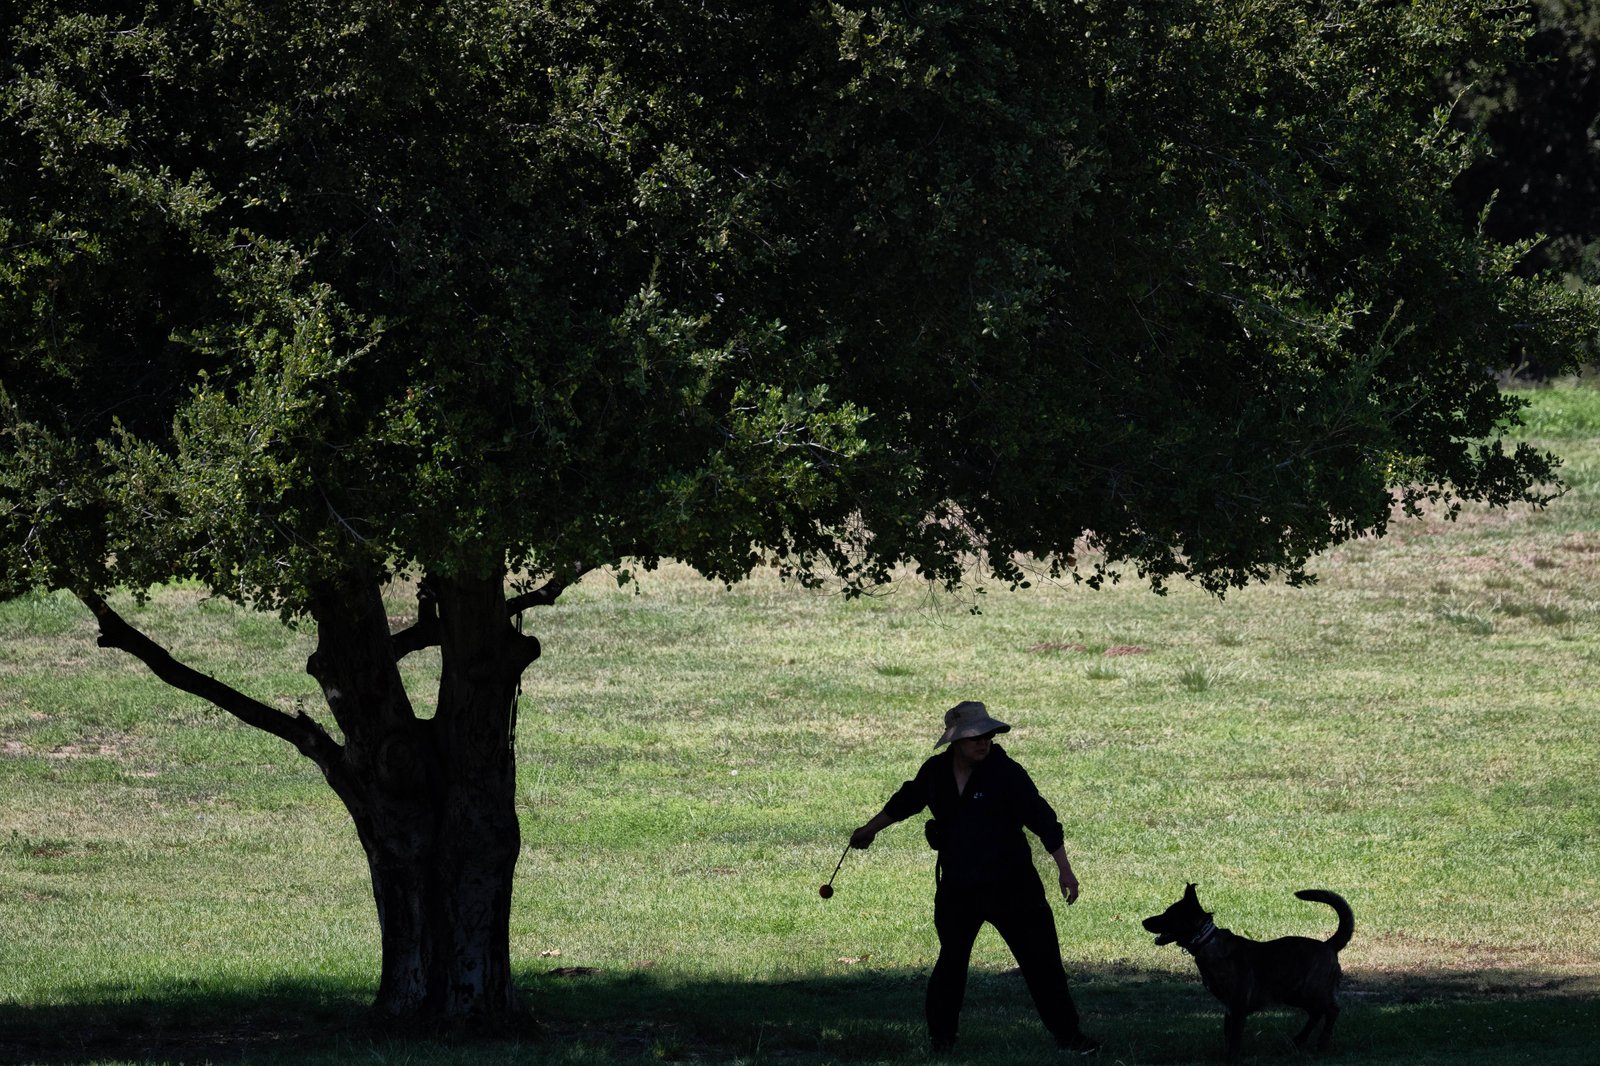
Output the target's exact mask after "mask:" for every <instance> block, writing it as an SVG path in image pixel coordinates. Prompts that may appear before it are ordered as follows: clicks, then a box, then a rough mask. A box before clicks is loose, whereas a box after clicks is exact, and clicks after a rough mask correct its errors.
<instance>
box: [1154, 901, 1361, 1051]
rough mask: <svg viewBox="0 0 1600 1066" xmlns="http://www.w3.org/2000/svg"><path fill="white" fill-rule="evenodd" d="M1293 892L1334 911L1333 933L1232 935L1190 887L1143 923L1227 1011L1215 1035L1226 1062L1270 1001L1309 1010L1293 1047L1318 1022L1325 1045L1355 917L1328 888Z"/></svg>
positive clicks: (1321, 1042) (1319, 1041) (1336, 1009)
mask: <svg viewBox="0 0 1600 1066" xmlns="http://www.w3.org/2000/svg"><path fill="white" fill-rule="evenodd" d="M1295 895H1296V896H1299V897H1300V898H1301V899H1308V900H1311V901H1312V902H1313V903H1326V904H1327V905H1328V906H1330V907H1332V908H1333V909H1334V911H1335V912H1336V913H1337V914H1338V915H1339V928H1338V929H1335V930H1334V932H1333V936H1331V937H1329V938H1328V939H1327V940H1322V941H1318V940H1312V939H1310V938H1309V937H1303V936H1285V937H1279V938H1278V939H1277V940H1267V941H1260V940H1250V939H1249V938H1247V937H1242V936H1235V935H1233V934H1232V933H1230V932H1228V931H1227V930H1226V929H1218V928H1217V926H1216V923H1214V922H1213V921H1212V920H1211V915H1210V913H1209V912H1207V911H1205V910H1203V909H1202V908H1201V906H1200V899H1199V897H1197V896H1196V895H1195V894H1194V886H1193V885H1190V886H1189V887H1188V888H1186V889H1184V891H1183V898H1182V899H1180V900H1178V902H1176V903H1174V904H1173V905H1172V906H1170V907H1168V908H1167V909H1166V910H1164V911H1162V912H1161V913H1160V914H1157V915H1155V916H1154V917H1151V918H1146V919H1145V920H1144V927H1145V928H1146V929H1148V930H1149V931H1150V932H1152V933H1154V934H1155V935H1156V943H1157V944H1173V943H1176V944H1178V945H1179V946H1180V947H1182V948H1183V949H1184V950H1185V951H1187V952H1188V953H1189V954H1191V955H1193V956H1194V962H1195V965H1196V966H1198V967H1199V968H1200V979H1201V980H1202V981H1204V982H1205V985H1206V987H1207V988H1209V989H1210V990H1211V994H1212V995H1214V996H1216V997H1217V998H1218V999H1220V1000H1221V1001H1222V1005H1223V1007H1225V1008H1226V1009H1227V1015H1226V1017H1225V1018H1224V1019H1223V1022H1222V1035H1223V1041H1224V1044H1225V1046H1226V1054H1227V1057H1228V1061H1229V1062H1234V1061H1237V1060H1238V1058H1239V1051H1240V1046H1241V1044H1242V1043H1243V1041H1244V1019H1245V1016H1246V1015H1248V1014H1253V1013H1254V1012H1256V1011H1258V1010H1261V1009H1262V1008H1264V1007H1268V1006H1271V1005H1272V1004H1274V1003H1282V1004H1284V1005H1286V1006H1290V1007H1299V1008H1300V1009H1301V1010H1303V1011H1305V1012H1306V1013H1307V1014H1309V1015H1310V1018H1308V1019H1307V1020H1306V1024H1305V1028H1303V1029H1301V1030H1300V1032H1299V1033H1297V1034H1295V1038H1294V1042H1295V1043H1296V1044H1298V1045H1300V1046H1301V1047H1304V1046H1305V1043H1306V1040H1307V1039H1308V1038H1309V1037H1310V1036H1311V1030H1312V1029H1314V1028H1316V1025H1317V1023H1318V1022H1319V1021H1320V1022H1321V1023H1322V1034H1321V1036H1319V1037H1318V1038H1317V1047H1318V1049H1321V1048H1325V1047H1327V1046H1328V1035H1329V1034H1330V1033H1331V1032H1333V1023H1334V1021H1336V1020H1337V1019H1338V1017H1339V1004H1338V1001H1337V1000H1336V999H1335V998H1334V997H1335V995H1336V994H1337V992H1338V990H1339V976H1340V972H1339V951H1340V949H1341V948H1343V947H1344V946H1345V945H1346V944H1348V943H1350V934H1351V932H1352V931H1353V930H1354V929H1355V927H1356V919H1355V915H1354V914H1353V913H1352V912H1351V910H1350V904H1348V903H1346V902H1345V901H1344V900H1343V899H1342V898H1340V897H1339V896H1337V895H1335V894H1334V893H1332V892H1325V891H1323V890H1322V889H1318V888H1308V889H1306V890H1305V891H1303V892H1296V893H1295Z"/></svg>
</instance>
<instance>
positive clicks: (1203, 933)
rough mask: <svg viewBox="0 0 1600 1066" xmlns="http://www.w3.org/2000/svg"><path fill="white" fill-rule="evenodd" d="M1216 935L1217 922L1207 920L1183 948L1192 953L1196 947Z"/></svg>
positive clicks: (1201, 945)
mask: <svg viewBox="0 0 1600 1066" xmlns="http://www.w3.org/2000/svg"><path fill="white" fill-rule="evenodd" d="M1216 935H1217V923H1216V922H1213V921H1207V922H1206V924H1205V927H1204V928H1203V929H1201V930H1200V931H1199V932H1198V933H1196V934H1195V935H1194V938H1193V939H1192V940H1190V941H1189V942H1188V943H1187V944H1184V945H1183V950H1185V951H1187V952H1189V953H1190V954H1191V955H1192V954H1194V952H1195V950H1196V949H1197V948H1200V947H1203V946H1204V945H1205V944H1206V943H1207V942H1208V941H1209V940H1210V939H1211V938H1212V937H1214V936H1216Z"/></svg>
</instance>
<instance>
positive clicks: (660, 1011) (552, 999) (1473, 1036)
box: [0, 968, 1600, 1066]
mask: <svg viewBox="0 0 1600 1066" xmlns="http://www.w3.org/2000/svg"><path fill="white" fill-rule="evenodd" d="M925 979H926V975H925V973H923V972H911V971H903V970H885V969H862V968H852V969H851V970H849V971H846V972H841V973H837V974H823V975H817V976H811V977H802V978H794V979H789V980H780V981H754V980H748V981H747V980H736V979H723V978H709V979H708V978H705V977H700V976H694V975H681V974H673V973H669V972H662V971H654V970H633V971H619V972H599V973H587V974H580V975H572V974H562V973H559V972H552V971H550V970H548V969H531V968H530V969H525V970H524V971H523V972H522V973H521V975H520V979H519V982H518V983H519V986H520V987H521V988H522V990H523V992H524V993H525V998H526V1000H527V1001H528V1003H529V1005H530V1006H531V1007H532V1009H533V1011H534V1013H535V1014H536V1015H537V1016H538V1018H539V1021H540V1031H539V1033H538V1034H537V1035H534V1034H531V1033H530V1034H527V1035H522V1036H517V1037H500V1038H493V1039H487V1038H486V1039H467V1038H462V1037H451V1038H431V1039H420V1038H418V1039H407V1038H404V1037H398V1036H396V1035H394V1034H393V1033H392V1032H389V1031H386V1030H384V1029H383V1028H381V1027H377V1026H374V1025H373V1024H372V1023H371V1021H370V1019H369V1016H368V1014H367V1011H366V1002H367V999H368V997H369V996H370V992H371V990H370V989H369V988H364V987H355V986H352V985H348V984H338V983H331V982H329V983H319V982H317V981H301V982H280V983H274V984H272V985H268V986H262V987H244V988H241V987H205V986H194V985H187V986H184V987H170V988H159V987H158V988H151V989H147V990H145V991H144V992H143V994H142V995H134V996H130V995H129V994H128V993H127V992H126V990H120V989H119V990H105V989H94V988H83V989H80V990H78V995H79V1000H78V1002H75V1003H71V1004H64V1005H53V1006H28V1005H19V1004H4V1003H0V1062H4V1063H38V1064H41V1066H44V1064H69V1063H70V1064H88V1063H140V1064H151V1063H222V1062H241V1063H261V1064H279V1063H283V1064H287V1063H308V1064H316V1063H338V1062H369V1063H407V1064H411V1066H421V1064H428V1063H439V1064H454V1063H461V1064H466V1063H472V1064H474V1066H494V1064H498V1063H507V1064H509V1063H513V1062H515V1063H526V1062H552V1063H573V1064H606V1063H638V1062H650V1061H668V1062H671V1061H685V1062H727V1063H751V1064H753V1063H763V1062H782V1063H823V1062H839V1063H866V1062H921V1061H925V1060H926V1059H927V1058H928V1054H927V1049H926V1043H925V1040H924V1036H923V1031H922V1020H921V1011H922V992H923V983H924V981H925ZM1074 988H1075V992H1076V996H1077V999H1078V1003H1079V1006H1080V1008H1081V1009H1082V1010H1083V1012H1084V1026H1085V1028H1086V1029H1087V1030H1088V1031H1089V1032H1091V1033H1092V1034H1093V1035H1095V1036H1096V1037H1098V1038H1099V1039H1101V1040H1102V1041H1103V1042H1104V1044H1105V1053H1104V1055H1103V1056H1102V1057H1101V1059H1100V1060H1099V1061H1102V1062H1118V1063H1125V1064H1134V1063H1151V1064H1157V1063H1160V1064H1176V1063H1189V1062H1205V1061H1217V1060H1218V1058H1219V1053H1220V1045H1221V1011H1220V1009H1219V1007H1218V1006H1217V1004H1216V1003H1215V1002H1214V1001H1213V1000H1211V998H1210V997H1209V996H1208V995H1207V994H1206V993H1205V991H1204V990H1203V989H1202V988H1201V987H1200V985H1199V981H1198V979H1197V978H1195V977H1194V975H1193V974H1173V973H1171V972H1168V971H1145V970H1139V969H1134V968H1116V969H1102V970H1081V969H1080V970H1079V971H1077V972H1076V973H1075V975H1074ZM1342 998H1343V1003H1344V1013H1343V1015H1342V1017H1341V1019H1340V1022H1339V1027H1338V1030H1337V1032H1336V1034H1335V1040H1334V1047H1333V1050H1332V1052H1331V1053H1330V1054H1329V1055H1328V1056H1327V1057H1326V1058H1327V1059H1328V1060H1331V1061H1338V1062H1344V1063H1407V1064H1428V1063H1440V1064H1442V1063H1445V1062H1449V1063H1452V1064H1454V1066H1460V1064H1462V1063H1469V1064H1479V1063H1481V1064H1484V1066H1487V1064H1488V1063H1495V1062H1510V1061H1538V1062H1542V1063H1556V1064H1573V1066H1576V1064H1578V1063H1590V1062H1593V1061H1594V1060H1593V1054H1594V1052H1593V1049H1594V1047H1596V1046H1600V979H1596V978H1592V977H1591V978H1573V977H1561V976H1553V975H1549V974H1529V973H1514V972H1509V971H1497V972H1494V973H1480V974H1459V973H1433V974H1429V973H1414V974H1407V975H1390V974H1363V973H1359V972H1357V973H1351V974H1348V975H1347V981H1346V988H1345V991H1344V993H1343V997H1342ZM1298 1024H1299V1022H1298V1016H1295V1017H1291V1016H1289V1015H1287V1014H1284V1013H1282V1012H1271V1013H1264V1014H1260V1015H1255V1016H1252V1018H1251V1020H1250V1025H1249V1027H1248V1031H1247V1037H1246V1054H1247V1057H1248V1058H1249V1059H1251V1060H1253V1061H1268V1062H1270V1061H1294V1060H1296V1059H1300V1060H1301V1061H1304V1057H1303V1056H1300V1055H1299V1053H1298V1052H1296V1050H1295V1049H1294V1047H1293V1045H1292V1044H1290V1043H1289V1034H1290V1033H1292V1032H1293V1030H1294V1029H1295V1028H1297V1027H1298ZM956 1059H957V1060H958V1061H964V1062H972V1063H1002V1062H1004V1063H1026V1062H1053V1061H1059V1060H1060V1056H1059V1054H1058V1053H1057V1052H1056V1051H1055V1050H1054V1048H1053V1046H1052V1045H1051V1044H1050V1042H1049V1040H1048V1038H1047V1037H1046V1035H1045V1034H1044V1032H1043V1030H1042V1029H1041V1027H1040V1026H1039V1024H1038V1021H1037V1018H1036V1017H1035V1015H1034V1014H1033V1010H1032V1006H1031V1003H1030V1002H1029V1000H1028V995H1027V991H1026V989H1025V988H1024V987H1023V984H1022V981H1021V978H1020V977H1018V976H1017V975H1016V974H1015V973H997V972H993V971H988V972H982V971H974V973H973V974H972V978H971V981H970V983H969V986H968V993H967V1003H966V1009H965V1011H964V1012H963V1016H962V1039H961V1044H960V1048H959V1051H958V1054H957V1056H956Z"/></svg>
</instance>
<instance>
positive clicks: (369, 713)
mask: <svg viewBox="0 0 1600 1066" xmlns="http://www.w3.org/2000/svg"><path fill="white" fill-rule="evenodd" d="M430 585H431V587H432V589H433V591H434V593H435V595H436V596H437V610H438V615H437V626H438V631H437V637H438V641H437V642H438V644H439V646H440V650H441V656H442V663H443V667H442V672H441V676H440V683H439V694H438V704H437V709H436V711H435V713H434V716H433V718H431V719H421V718H418V717H416V715H415V714H414V713H413V712H412V709H411V705H410V702H409V700H408V698H407V697H406V694H405V690H404V687H403V686H402V685H401V683H400V675H399V670H398V666H397V663H396V653H395V650H394V647H393V645H392V644H391V641H390V633H389V627H388V621H387V618H386V617H385V615H384V611H383V604H382V600H381V597H380V596H379V594H378V587H377V585H376V583H370V584H368V583H361V585H360V586H352V587H346V588H342V589H339V590H329V591H328V593H327V594H326V595H324V596H321V597H319V599H318V601H317V605H316V615H317V621H318V647H317V652H316V654H315V655H314V656H313V657H312V660H311V662H310V663H308V664H307V669H308V670H309V671H310V672H311V673H312V674H313V676H315V677H316V678H317V680H318V681H319V682H320V683H321V685H322V687H323V691H324V693H325V695H326V696H327V698H328V704H329V707H330V708H332V710H333V713H334V716H335V718H336V719H337V720H338V722H339V726H340V728H341V729H342V730H343V731H344V734H345V750H344V758H343V759H342V760H341V761H340V765H339V766H338V768H337V771H336V772H331V773H329V775H328V777H329V783H330V784H332V785H333V787H334V789H335V791H336V792H338V794H339V796H340V798H341V799H342V800H343V801H344V803H345V806H346V808H347V809H348V810H349V811H350V815H351V817H352V818H353V819H354V821H355V825H356V830H357V832H358V834H359V836H360V839H361V844H362V847H363V848H364V849H365V850H366V854H367V862H368V866H369V868H370V869H371V872H372V892H373V899H374V901H375V903H376V904H377V911H378V924H379V927H380V930H381V934H382V948H383V959H382V971H381V977H380V980H379V985H378V996H377V1000H376V1003H375V1004H374V1006H375V1009H376V1010H377V1012H378V1014H379V1015H380V1016H382V1017H384V1018H386V1019H392V1020H396V1021H401V1022H405V1023H408V1024H419V1025H424V1026H428V1025H437V1024H444V1025H456V1024H470V1025H474V1026H479V1025H485V1024H487V1025H491V1026H493V1025H501V1024H505V1023H507V1022H509V1021H510V1020H511V1019H512V1018H513V1017H514V1016H515V1015H516V1012H517V1005H516V994H515V989H514V987H513V985H512V981H511V953H510V917H511V884H512V874H513V872H514V870H515V868H516V863H517V856H518V852H519V850H520V848H521V837H520V832H519V828H518V822H517V815H516V809H515V783H516V760H515V753H514V750H513V743H512V742H513V735H514V730H515V710H514V700H515V696H516V686H517V680H518V678H519V677H520V676H521V674H522V671H523V669H524V668H526V666H527V665H528V663H530V662H532V661H533V659H534V658H535V657H537V655H538V642H537V641H535V640H533V639H532V638H527V637H522V636H520V635H519V634H518V633H517V632H516V631H515V629H514V628H513V627H512V626H511V623H510V620H509V618H508V614H507V607H506V600H505V595H504V592H503V586H502V575H499V574H495V575H493V576H491V577H489V578H486V579H478V580H468V579H461V578H452V579H448V580H433V581H431V582H430Z"/></svg>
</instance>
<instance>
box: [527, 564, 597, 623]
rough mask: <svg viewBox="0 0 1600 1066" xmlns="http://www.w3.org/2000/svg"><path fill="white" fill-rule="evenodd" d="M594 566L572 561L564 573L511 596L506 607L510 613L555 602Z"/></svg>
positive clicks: (546, 605)
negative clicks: (534, 587) (570, 566)
mask: <svg viewBox="0 0 1600 1066" xmlns="http://www.w3.org/2000/svg"><path fill="white" fill-rule="evenodd" d="M593 569H594V567H592V566H590V565H588V564H587V563H573V564H572V568H571V569H570V570H568V571H567V572H566V573H564V574H557V575H555V576H553V577H551V578H550V580H549V581H546V582H545V583H544V584H543V585H540V586H539V587H538V588H536V589H533V590H531V591H529V592H524V593H523V594H522V595H520V596H513V597H511V599H509V600H507V601H506V609H507V611H508V613H510V614H516V613H517V612H518V611H525V610H527V609H528V608H530V607H548V606H550V605H551V604H552V603H554V602H556V598H557V597H558V596H560V595H561V594H562V593H563V592H565V591H567V589H569V588H571V587H572V586H573V585H576V584H577V583H578V582H579V581H581V580H582V579H583V575H585V574H587V573H588V572H589V571H591V570H593Z"/></svg>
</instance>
